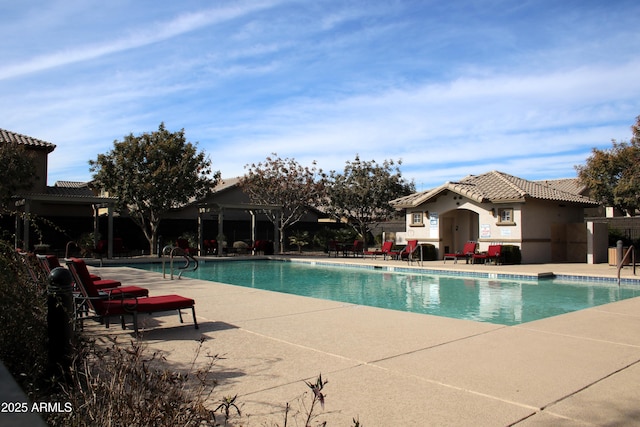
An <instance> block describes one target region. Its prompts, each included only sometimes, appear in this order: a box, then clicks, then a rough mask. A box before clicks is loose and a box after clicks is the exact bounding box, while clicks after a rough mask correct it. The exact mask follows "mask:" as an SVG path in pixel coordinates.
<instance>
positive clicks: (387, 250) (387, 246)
mask: <svg viewBox="0 0 640 427" xmlns="http://www.w3.org/2000/svg"><path fill="white" fill-rule="evenodd" d="M392 248H393V242H392V241H391V240H387V241H386V242H384V243H383V244H382V247H381V248H380V249H379V250H378V249H374V250H368V251H364V252H363V255H364V256H367V255H369V256H371V257H373V258H374V259H375V258H376V257H377V256H378V255H382V256H383V257H384V259H387V256H388V255H389V254H391V249H392Z"/></svg>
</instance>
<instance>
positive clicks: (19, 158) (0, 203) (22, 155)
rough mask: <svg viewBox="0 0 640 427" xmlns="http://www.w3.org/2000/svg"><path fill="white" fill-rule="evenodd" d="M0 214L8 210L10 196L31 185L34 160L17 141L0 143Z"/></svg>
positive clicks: (27, 188)
mask: <svg viewBox="0 0 640 427" xmlns="http://www.w3.org/2000/svg"><path fill="white" fill-rule="evenodd" d="M0 165H2V167H1V168H0V214H2V212H6V211H9V210H11V209H9V203H10V201H11V198H12V197H13V196H15V195H16V194H17V193H18V192H19V191H20V190H29V189H30V188H31V186H32V185H33V178H32V177H33V170H34V160H33V156H32V155H31V153H29V152H28V151H27V150H26V149H25V148H24V146H23V145H20V144H18V143H17V142H11V141H5V142H2V143H0Z"/></svg>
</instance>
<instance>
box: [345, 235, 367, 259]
mask: <svg viewBox="0 0 640 427" xmlns="http://www.w3.org/2000/svg"><path fill="white" fill-rule="evenodd" d="M363 250H364V242H363V241H362V240H358V239H356V240H354V241H353V244H352V245H347V246H346V247H345V250H344V255H345V256H347V255H349V252H351V253H352V254H353V256H354V257H357V256H362V255H363V252H362V251H363Z"/></svg>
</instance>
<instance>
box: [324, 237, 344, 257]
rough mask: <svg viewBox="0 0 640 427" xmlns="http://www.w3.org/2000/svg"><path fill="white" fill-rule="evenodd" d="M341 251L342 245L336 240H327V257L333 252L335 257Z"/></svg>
mask: <svg viewBox="0 0 640 427" xmlns="http://www.w3.org/2000/svg"><path fill="white" fill-rule="evenodd" d="M340 251H342V245H341V244H340V243H339V242H338V241H336V240H329V242H328V243H327V253H328V254H329V257H331V254H332V253H333V254H335V257H336V258H337V257H338V252H340Z"/></svg>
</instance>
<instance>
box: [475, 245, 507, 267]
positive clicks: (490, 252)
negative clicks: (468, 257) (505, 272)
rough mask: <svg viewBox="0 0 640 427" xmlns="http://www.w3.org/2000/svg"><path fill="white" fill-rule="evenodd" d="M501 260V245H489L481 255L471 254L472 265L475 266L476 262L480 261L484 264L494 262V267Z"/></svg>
mask: <svg viewBox="0 0 640 427" xmlns="http://www.w3.org/2000/svg"><path fill="white" fill-rule="evenodd" d="M501 259H502V245H489V248H488V249H487V252H486V253H482V254H473V263H474V264H475V262H476V260H482V261H483V262H484V263H485V264H488V263H489V262H490V261H494V262H495V263H496V265H498V264H499V263H500V261H501Z"/></svg>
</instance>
